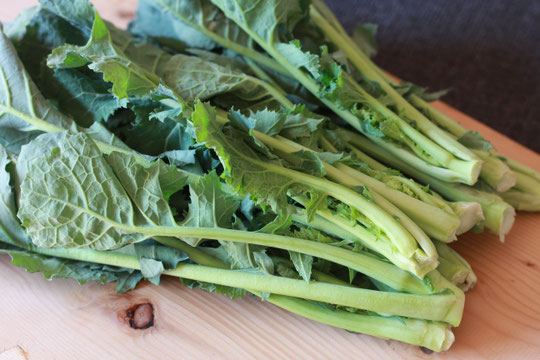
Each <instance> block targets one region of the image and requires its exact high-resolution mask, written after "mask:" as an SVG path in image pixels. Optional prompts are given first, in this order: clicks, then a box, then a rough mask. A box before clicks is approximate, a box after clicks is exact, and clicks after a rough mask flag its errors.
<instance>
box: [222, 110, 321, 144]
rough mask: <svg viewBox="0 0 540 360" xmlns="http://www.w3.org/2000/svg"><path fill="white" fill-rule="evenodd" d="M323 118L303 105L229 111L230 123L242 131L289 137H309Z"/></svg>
mask: <svg viewBox="0 0 540 360" xmlns="http://www.w3.org/2000/svg"><path fill="white" fill-rule="evenodd" d="M325 120H326V118H324V117H322V116H320V115H316V114H313V113H311V112H310V111H309V110H307V109H306V107H305V106H304V105H295V106H294V107H293V108H292V109H284V108H281V109H279V111H272V110H268V109H264V110H260V111H249V115H245V114H244V113H242V112H240V111H235V110H231V111H230V112H229V121H230V122H231V124H232V125H233V126H234V127H236V128H238V129H240V130H242V131H244V132H249V130H257V131H259V132H262V133H263V134H266V135H269V136H275V135H282V136H284V137H286V138H289V139H298V138H301V137H311V136H312V135H313V133H314V132H316V131H317V130H319V129H320V128H321V126H322V124H323V122H324V121H325Z"/></svg>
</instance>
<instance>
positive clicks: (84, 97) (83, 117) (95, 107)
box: [47, 69, 127, 127]
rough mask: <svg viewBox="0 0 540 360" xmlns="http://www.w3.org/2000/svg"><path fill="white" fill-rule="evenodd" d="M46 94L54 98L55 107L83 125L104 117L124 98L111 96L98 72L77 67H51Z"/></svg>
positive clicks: (107, 116)
mask: <svg viewBox="0 0 540 360" xmlns="http://www.w3.org/2000/svg"><path fill="white" fill-rule="evenodd" d="M49 86H50V87H51V88H54V89H55V91H54V92H53V91H48V92H47V94H48V95H49V96H50V97H52V98H54V99H55V100H56V101H58V105H59V109H60V110H61V111H62V112H63V113H65V114H68V115H70V116H71V117H73V118H74V119H76V120H77V123H78V124H79V125H80V126H83V127H89V126H90V125H92V124H93V123H94V122H96V121H106V120H107V119H108V118H109V116H111V115H112V114H113V113H114V112H115V111H116V110H118V109H119V108H122V107H124V108H125V107H126V106H127V101H126V99H118V98H115V97H114V96H113V95H112V94H111V93H110V92H109V91H110V89H111V86H110V85H109V84H107V83H106V82H104V81H103V78H102V76H101V75H100V74H93V73H90V74H88V73H86V72H83V71H80V70H78V69H55V70H54V72H53V74H52V77H51V78H50V83H49Z"/></svg>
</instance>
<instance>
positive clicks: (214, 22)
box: [130, 0, 251, 50]
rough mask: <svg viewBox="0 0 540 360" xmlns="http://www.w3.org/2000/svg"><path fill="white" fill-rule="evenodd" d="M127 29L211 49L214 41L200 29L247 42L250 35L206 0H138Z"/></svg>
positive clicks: (169, 43) (175, 43) (172, 42)
mask: <svg viewBox="0 0 540 360" xmlns="http://www.w3.org/2000/svg"><path fill="white" fill-rule="evenodd" d="M130 30H131V31H133V32H134V33H136V34H143V35H146V36H149V37H152V38H154V39H155V40H157V41H159V42H161V43H163V44H165V45H167V46H169V47H173V48H176V49H180V50H183V49H184V48H186V47H187V48H201V49H207V50H212V49H215V48H216V47H217V46H218V45H217V44H216V43H215V42H214V41H213V40H212V39H210V38H209V37H207V36H206V35H204V34H203V32H212V33H214V34H217V35H218V36H220V37H223V38H224V39H227V40H230V41H233V42H235V43H238V44H242V45H245V46H249V45H250V43H251V39H250V38H249V36H248V35H247V34H246V33H245V32H244V31H242V30H241V29H240V28H239V27H238V26H237V25H236V24H235V23H234V22H232V21H230V20H229V19H227V17H225V16H224V15H223V13H222V12H221V11H219V9H217V8H216V7H215V6H214V5H212V4H211V2H210V1H209V0H140V1H139V8H138V10H137V18H136V19H135V20H134V21H133V22H132V23H131V24H130Z"/></svg>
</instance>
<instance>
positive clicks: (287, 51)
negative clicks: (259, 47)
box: [275, 40, 322, 79]
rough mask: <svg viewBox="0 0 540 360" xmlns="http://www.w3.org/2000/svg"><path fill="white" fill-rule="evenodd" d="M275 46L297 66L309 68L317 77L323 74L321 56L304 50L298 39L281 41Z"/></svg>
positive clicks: (312, 74)
mask: <svg viewBox="0 0 540 360" xmlns="http://www.w3.org/2000/svg"><path fill="white" fill-rule="evenodd" d="M275 47H276V50H277V51H279V52H280V53H281V55H283V56H284V57H285V58H286V59H287V60H288V61H289V63H290V64H291V65H293V66H294V67H295V68H298V69H305V70H307V71H308V72H309V73H310V74H311V76H313V77H314V78H315V79H318V78H319V77H320V76H321V72H322V68H321V63H320V60H319V57H318V56H317V55H315V54H312V53H310V52H308V51H302V48H301V45H300V42H299V41H298V40H295V41H291V42H290V43H279V44H276V45H275Z"/></svg>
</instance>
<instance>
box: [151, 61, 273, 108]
mask: <svg viewBox="0 0 540 360" xmlns="http://www.w3.org/2000/svg"><path fill="white" fill-rule="evenodd" d="M158 73H159V75H160V76H161V77H162V79H163V81H164V82H165V84H168V85H169V86H171V87H172V88H173V89H174V90H175V91H176V92H177V93H178V94H179V95H180V97H182V98H183V99H184V100H185V101H194V100H196V99H199V100H206V99H208V98H211V97H213V96H216V95H219V94H223V93H228V94H232V95H235V96H237V97H238V98H240V99H242V100H247V101H259V100H261V99H262V98H264V97H266V96H268V92H267V91H266V89H264V87H262V86H261V85H260V80H258V79H256V78H254V77H251V76H249V75H246V74H244V73H241V72H238V71H235V70H231V69H230V68H228V67H225V66H221V65H218V64H216V63H213V62H210V61H207V60H204V59H201V58H198V57H195V56H187V55H181V54H179V55H175V56H173V57H172V58H171V59H170V60H169V61H168V62H167V64H166V65H165V66H164V67H163V68H161V69H158Z"/></svg>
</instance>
